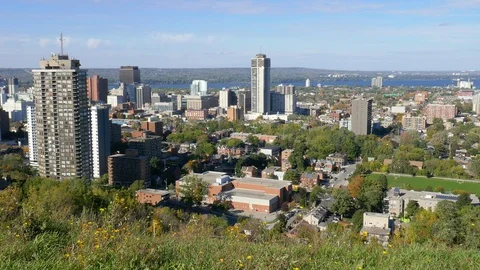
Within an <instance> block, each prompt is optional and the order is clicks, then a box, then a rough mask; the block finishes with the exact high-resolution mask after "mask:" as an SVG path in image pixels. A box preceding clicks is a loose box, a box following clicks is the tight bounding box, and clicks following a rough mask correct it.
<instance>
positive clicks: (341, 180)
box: [330, 163, 357, 188]
mask: <svg viewBox="0 0 480 270" xmlns="http://www.w3.org/2000/svg"><path fill="white" fill-rule="evenodd" d="M356 168H357V164H356V163H354V164H349V165H347V166H343V167H342V171H341V172H340V173H338V174H332V178H331V179H330V187H336V188H338V187H342V186H347V185H348V180H347V178H348V177H349V176H350V174H353V172H354V171H355V169H356ZM343 169H345V171H343ZM335 178H336V179H335Z"/></svg>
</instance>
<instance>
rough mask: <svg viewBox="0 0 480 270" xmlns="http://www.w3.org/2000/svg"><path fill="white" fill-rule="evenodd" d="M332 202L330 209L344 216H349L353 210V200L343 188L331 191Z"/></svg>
mask: <svg viewBox="0 0 480 270" xmlns="http://www.w3.org/2000/svg"><path fill="white" fill-rule="evenodd" d="M333 200H334V202H333V204H332V210H333V211H334V212H337V213H339V214H340V215H342V216H345V217H351V215H352V213H353V211H354V210H355V202H354V200H353V198H352V196H351V195H350V193H349V192H348V190H345V189H337V190H335V192H334V193H333Z"/></svg>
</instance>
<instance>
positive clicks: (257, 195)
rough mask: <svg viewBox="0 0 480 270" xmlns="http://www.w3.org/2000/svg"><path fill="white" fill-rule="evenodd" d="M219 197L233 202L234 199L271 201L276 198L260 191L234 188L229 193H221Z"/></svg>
mask: <svg viewBox="0 0 480 270" xmlns="http://www.w3.org/2000/svg"><path fill="white" fill-rule="evenodd" d="M219 195H222V196H227V197H231V198H232V200H233V201H235V197H242V198H252V199H256V200H265V201H271V200H273V199H275V198H276V197H277V195H273V194H266V193H264V192H262V191H255V190H251V189H243V188H235V189H232V190H229V191H225V192H221V193H220V194H219Z"/></svg>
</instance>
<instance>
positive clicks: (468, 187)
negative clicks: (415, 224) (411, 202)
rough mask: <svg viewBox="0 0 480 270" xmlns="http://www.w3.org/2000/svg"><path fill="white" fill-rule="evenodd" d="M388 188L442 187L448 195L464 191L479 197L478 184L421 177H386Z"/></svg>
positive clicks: (375, 175)
mask: <svg viewBox="0 0 480 270" xmlns="http://www.w3.org/2000/svg"><path fill="white" fill-rule="evenodd" d="M379 176H380V175H379V174H371V175H369V176H367V177H369V178H375V179H376V178H378V177H379ZM387 179H388V187H398V188H406V187H407V185H408V184H410V185H411V186H412V187H413V189H415V190H425V188H426V187H428V186H430V187H432V188H433V189H435V188H436V187H443V188H444V189H445V192H447V193H450V192H452V191H454V190H464V191H467V192H470V193H474V194H476V195H477V196H480V182H479V183H472V182H459V181H449V180H442V179H436V178H423V177H408V176H392V175H388V176H387Z"/></svg>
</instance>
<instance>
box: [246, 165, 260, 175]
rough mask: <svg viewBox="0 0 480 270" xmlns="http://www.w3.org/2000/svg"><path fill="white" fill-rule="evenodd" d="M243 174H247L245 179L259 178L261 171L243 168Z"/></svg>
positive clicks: (248, 167) (255, 168)
mask: <svg viewBox="0 0 480 270" xmlns="http://www.w3.org/2000/svg"><path fill="white" fill-rule="evenodd" d="M242 173H243V174H245V177H259V176H260V170H259V169H258V168H257V167H255V166H243V167H242Z"/></svg>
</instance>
